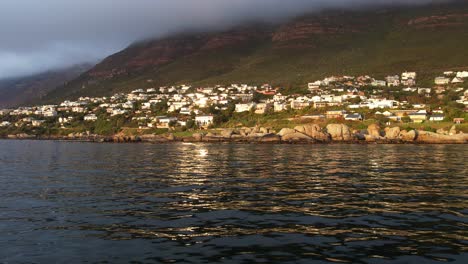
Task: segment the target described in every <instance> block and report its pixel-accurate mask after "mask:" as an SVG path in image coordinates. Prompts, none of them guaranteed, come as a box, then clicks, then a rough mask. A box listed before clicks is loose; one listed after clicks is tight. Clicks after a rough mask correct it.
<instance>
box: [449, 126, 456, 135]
mask: <svg viewBox="0 0 468 264" xmlns="http://www.w3.org/2000/svg"><path fill="white" fill-rule="evenodd" d="M448 134H449V135H456V134H457V126H455V125H453V126H452V127H451V128H450V130H449V132H448Z"/></svg>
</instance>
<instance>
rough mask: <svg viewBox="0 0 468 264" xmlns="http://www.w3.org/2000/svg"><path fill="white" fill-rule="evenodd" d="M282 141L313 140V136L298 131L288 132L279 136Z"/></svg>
mask: <svg viewBox="0 0 468 264" xmlns="http://www.w3.org/2000/svg"><path fill="white" fill-rule="evenodd" d="M281 140H283V141H313V138H311V137H309V136H307V135H305V134H302V133H300V132H294V133H288V134H286V135H284V136H282V137H281Z"/></svg>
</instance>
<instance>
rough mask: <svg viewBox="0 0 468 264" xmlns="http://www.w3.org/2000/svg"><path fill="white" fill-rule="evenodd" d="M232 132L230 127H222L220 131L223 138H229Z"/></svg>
mask: <svg viewBox="0 0 468 264" xmlns="http://www.w3.org/2000/svg"><path fill="white" fill-rule="evenodd" d="M233 134H234V131H233V130H232V129H223V130H222V131H221V136H222V137H224V138H231V137H232V135H233Z"/></svg>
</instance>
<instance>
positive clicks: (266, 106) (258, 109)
mask: <svg viewBox="0 0 468 264" xmlns="http://www.w3.org/2000/svg"><path fill="white" fill-rule="evenodd" d="M271 108H272V104H270V103H260V104H257V105H256V106H255V114H259V115H263V114H265V113H267V112H268V111H269V110H270V109H271Z"/></svg>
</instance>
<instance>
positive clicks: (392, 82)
mask: <svg viewBox="0 0 468 264" xmlns="http://www.w3.org/2000/svg"><path fill="white" fill-rule="evenodd" d="M385 81H386V82H387V86H388V87H397V86H400V76H398V75H394V76H387V77H385Z"/></svg>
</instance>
